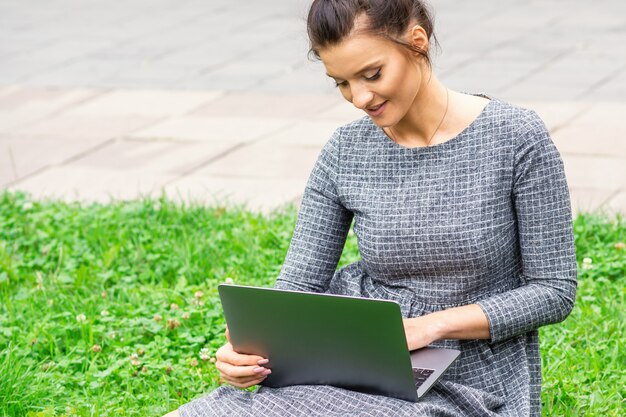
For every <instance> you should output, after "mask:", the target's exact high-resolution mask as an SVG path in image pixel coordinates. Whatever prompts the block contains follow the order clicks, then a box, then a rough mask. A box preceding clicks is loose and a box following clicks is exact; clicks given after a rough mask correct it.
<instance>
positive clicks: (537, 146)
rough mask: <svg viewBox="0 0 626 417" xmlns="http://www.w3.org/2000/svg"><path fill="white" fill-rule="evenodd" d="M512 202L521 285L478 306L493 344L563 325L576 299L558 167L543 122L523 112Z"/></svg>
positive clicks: (568, 217) (567, 208)
mask: <svg viewBox="0 0 626 417" xmlns="http://www.w3.org/2000/svg"><path fill="white" fill-rule="evenodd" d="M515 148H516V149H515V157H514V178H513V195H512V197H513V201H514V206H515V211H516V216H517V223H518V234H519V245H520V251H521V257H522V270H523V272H522V285H521V286H520V287H518V288H516V289H513V290H511V291H507V292H504V293H501V294H497V295H494V296H491V297H489V298H487V299H484V300H482V301H480V302H478V305H479V306H480V307H481V308H482V309H483V311H484V312H485V314H486V316H487V319H488V320H489V326H490V330H491V340H492V341H493V342H497V341H500V340H504V339H507V338H509V337H512V336H515V335H518V334H522V333H525V332H528V331H531V330H534V329H537V328H538V327H539V326H542V325H545V324H550V323H557V322H559V321H562V320H564V319H565V318H566V317H567V316H568V314H569V313H570V311H571V310H572V307H573V305H574V300H575V296H576V256H575V248H574V237H573V230H572V218H571V209H570V200H569V191H568V188H567V182H566V179H565V173H564V169H563V162H562V160H561V158H560V155H559V153H558V151H557V149H556V147H555V146H554V144H553V142H552V140H551V139H550V136H549V133H548V130H547V129H546V127H545V125H544V123H543V122H542V121H541V119H540V118H539V117H538V116H537V114H536V113H535V112H533V111H528V112H527V113H526V117H525V120H524V122H523V125H522V127H521V128H520V132H519V135H518V142H517V143H516V144H515Z"/></svg>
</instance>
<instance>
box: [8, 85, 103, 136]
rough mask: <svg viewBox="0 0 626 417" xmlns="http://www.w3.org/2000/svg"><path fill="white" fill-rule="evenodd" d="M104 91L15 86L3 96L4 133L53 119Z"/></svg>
mask: <svg viewBox="0 0 626 417" xmlns="http://www.w3.org/2000/svg"><path fill="white" fill-rule="evenodd" d="M101 93H102V91H98V90H88V89H57V88H45V87H29V86H14V87H13V88H7V89H5V91H4V92H3V93H2V94H1V95H0V116H1V117H0V133H7V132H11V131H14V130H16V129H17V128H19V127H23V126H25V125H29V124H32V123H34V122H37V121H41V120H44V119H46V118H49V117H51V116H53V115H55V114H56V113H60V112H63V111H64V110H65V109H68V108H71V107H72V106H74V105H77V104H80V103H81V102H83V101H85V100H88V99H90V98H94V97H97V96H98V95H100V94H101Z"/></svg>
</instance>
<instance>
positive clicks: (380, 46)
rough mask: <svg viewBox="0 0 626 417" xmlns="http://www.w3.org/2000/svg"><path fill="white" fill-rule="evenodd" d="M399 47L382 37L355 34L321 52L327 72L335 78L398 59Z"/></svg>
mask: <svg viewBox="0 0 626 417" xmlns="http://www.w3.org/2000/svg"><path fill="white" fill-rule="evenodd" d="M397 47H398V45H396V44H395V43H394V42H391V41H389V40H387V39H385V38H382V37H380V36H376V35H371V34H358V35H356V34H354V35H350V36H348V37H346V38H345V39H344V40H342V41H341V42H340V43H339V44H337V45H332V46H329V47H326V48H323V49H321V50H320V51H319V55H320V58H321V60H322V62H323V64H324V66H325V67H326V72H327V73H328V74H329V75H331V76H335V77H339V78H342V77H348V76H350V75H354V74H356V73H357V72H358V71H360V70H361V69H363V67H365V66H366V65H368V64H371V63H374V62H382V61H388V60H390V59H394V58H397V55H398V53H399V52H398V49H397Z"/></svg>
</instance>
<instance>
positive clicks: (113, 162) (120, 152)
mask: <svg viewBox="0 0 626 417" xmlns="http://www.w3.org/2000/svg"><path fill="white" fill-rule="evenodd" d="M233 147H234V145H233V144H232V143H229V142H205V143H197V142H180V141H142V140H128V139H126V140H124V139H119V140H115V141H110V142H108V143H107V145H106V146H102V147H100V148H98V149H96V150H94V151H93V152H89V153H88V154H85V155H84V156H82V157H80V158H75V159H74V160H73V161H71V162H69V163H67V164H65V165H66V166H68V167H84V168H95V169H102V170H110V171H115V172H118V173H124V172H128V173H133V172H135V171H141V172H151V173H154V174H166V175H173V174H176V175H184V174H187V173H189V172H192V171H194V170H197V169H198V168H199V167H201V166H202V165H204V164H206V163H207V161H210V160H212V159H213V158H215V157H216V156H218V155H220V154H223V153H224V152H226V151H228V150H230V149H232V148H233Z"/></svg>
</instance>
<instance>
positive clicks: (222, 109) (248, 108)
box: [191, 92, 344, 119]
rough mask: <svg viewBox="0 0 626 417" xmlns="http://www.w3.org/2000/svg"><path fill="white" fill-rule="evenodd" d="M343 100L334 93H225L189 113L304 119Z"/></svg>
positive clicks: (212, 115)
mask: <svg viewBox="0 0 626 417" xmlns="http://www.w3.org/2000/svg"><path fill="white" fill-rule="evenodd" d="M340 101H344V99H343V98H340V97H339V95H338V94H319V93H318V94H315V93H311V94H303V93H299V94H298V93H290V94H270V93H259V92H229V93H226V94H224V95H223V96H221V97H219V100H214V101H212V102H210V103H208V104H206V105H204V106H202V107H200V108H198V109H197V110H195V111H194V112H192V113H191V115H192V116H208V117H267V118H279V119H283V118H284V119H292V118H298V119H306V118H308V117H311V116H315V115H316V114H318V113H321V112H324V111H326V110H328V109H329V108H331V107H334V106H336V105H337V104H339V103H340Z"/></svg>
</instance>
